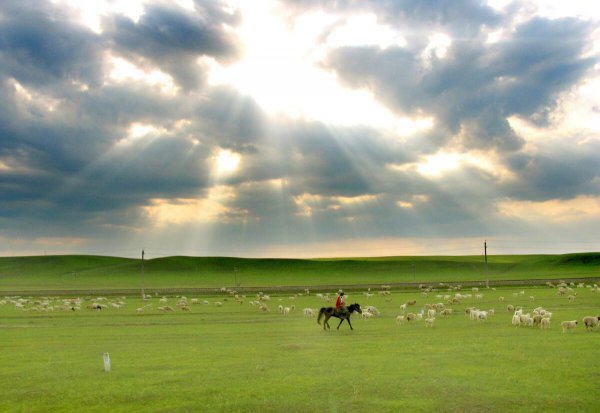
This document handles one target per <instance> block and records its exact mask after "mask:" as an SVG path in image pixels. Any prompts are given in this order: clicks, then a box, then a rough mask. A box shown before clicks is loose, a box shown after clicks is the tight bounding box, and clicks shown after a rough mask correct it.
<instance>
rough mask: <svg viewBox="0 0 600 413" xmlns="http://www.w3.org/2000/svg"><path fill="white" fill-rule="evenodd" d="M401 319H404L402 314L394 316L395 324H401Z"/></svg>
mask: <svg viewBox="0 0 600 413" xmlns="http://www.w3.org/2000/svg"><path fill="white" fill-rule="evenodd" d="M403 321H404V316H403V315H398V316H396V324H397V325H400V324H402V322H403Z"/></svg>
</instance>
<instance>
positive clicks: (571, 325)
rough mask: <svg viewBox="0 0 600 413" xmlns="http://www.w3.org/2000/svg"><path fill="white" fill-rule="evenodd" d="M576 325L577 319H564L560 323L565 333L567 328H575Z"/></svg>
mask: <svg viewBox="0 0 600 413" xmlns="http://www.w3.org/2000/svg"><path fill="white" fill-rule="evenodd" d="M576 325H577V320H569V321H563V322H562V323H560V326H561V327H562V332H563V333H564V332H565V331H567V330H572V329H574V328H575V326H576Z"/></svg>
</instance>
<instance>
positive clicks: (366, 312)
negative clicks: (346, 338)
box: [361, 310, 373, 320]
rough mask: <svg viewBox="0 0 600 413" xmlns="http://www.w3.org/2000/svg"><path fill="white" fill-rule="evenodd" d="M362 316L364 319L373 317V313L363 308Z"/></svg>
mask: <svg viewBox="0 0 600 413" xmlns="http://www.w3.org/2000/svg"><path fill="white" fill-rule="evenodd" d="M361 316H362V318H363V320H367V319H369V318H372V317H373V313H370V312H368V311H366V310H363V312H362V314H361Z"/></svg>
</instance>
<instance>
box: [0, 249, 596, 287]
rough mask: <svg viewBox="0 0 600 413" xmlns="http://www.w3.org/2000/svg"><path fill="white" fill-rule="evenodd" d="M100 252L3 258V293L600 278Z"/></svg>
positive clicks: (591, 259)
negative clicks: (124, 255) (144, 256)
mask: <svg viewBox="0 0 600 413" xmlns="http://www.w3.org/2000/svg"><path fill="white" fill-rule="evenodd" d="M141 264H142V261H141V259H133V258H119V257H108V256H96V255H54V256H29V257H27V256H25V257H0V292H2V291H28V290H61V291H63V290H81V289H85V290H89V289H92V290H102V289H111V290H112V289H124V290H128V289H134V290H135V289H138V288H141V285H142V283H143V284H144V286H145V287H146V288H149V289H152V288H155V289H169V288H174V289H185V288H192V289H194V288H196V289H198V288H208V289H210V288H215V287H220V286H227V287H261V286H264V287H269V286H271V287H273V286H300V285H376V284H410V283H417V284H418V283H439V282H465V283H467V282H484V281H488V282H489V281H494V283H495V284H496V283H497V281H507V282H508V281H518V280H546V279H550V280H555V279H561V278H564V279H589V280H590V282H591V281H594V280H598V279H599V278H600V252H583V253H575V254H562V255H547V254H542V255H492V256H488V265H487V268H486V265H485V263H484V260H483V257H482V256H472V255H469V256H429V257H428V256H414V257H409V256H397V257H375V258H358V257H357V258H325V259H323V258H321V259H294V258H290V259H282V258H236V257H190V256H172V257H161V258H154V259H150V260H144V268H143V272H142V265H141Z"/></svg>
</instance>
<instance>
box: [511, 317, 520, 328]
mask: <svg viewBox="0 0 600 413" xmlns="http://www.w3.org/2000/svg"><path fill="white" fill-rule="evenodd" d="M512 325H513V326H520V325H521V316H519V315H518V314H515V315H513V318H512Z"/></svg>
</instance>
